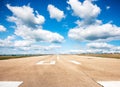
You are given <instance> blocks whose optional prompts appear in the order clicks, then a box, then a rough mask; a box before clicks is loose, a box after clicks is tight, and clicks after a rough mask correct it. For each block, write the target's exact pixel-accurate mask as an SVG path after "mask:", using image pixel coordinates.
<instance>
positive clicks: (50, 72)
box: [0, 55, 120, 87]
mask: <svg viewBox="0 0 120 87" xmlns="http://www.w3.org/2000/svg"><path fill="white" fill-rule="evenodd" d="M119 67H120V60H119V59H109V58H100V57H89V56H78V55H45V56H35V57H28V58H19V59H9V60H0V87H2V86H1V84H2V85H4V84H3V82H11V81H12V82H17V85H16V86H13V87H103V85H104V84H101V83H100V82H101V81H117V84H118V85H119V82H118V81H120V69H119ZM18 83H20V84H19V85H18ZM9 84H10V83H9ZM6 87H12V86H11V85H9V86H6Z"/></svg>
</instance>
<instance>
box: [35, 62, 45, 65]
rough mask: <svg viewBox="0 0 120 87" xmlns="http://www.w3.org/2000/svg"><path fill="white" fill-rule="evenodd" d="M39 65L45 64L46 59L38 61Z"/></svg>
mask: <svg viewBox="0 0 120 87" xmlns="http://www.w3.org/2000/svg"><path fill="white" fill-rule="evenodd" d="M36 64H37V65H42V64H44V61H40V62H38V63H36Z"/></svg>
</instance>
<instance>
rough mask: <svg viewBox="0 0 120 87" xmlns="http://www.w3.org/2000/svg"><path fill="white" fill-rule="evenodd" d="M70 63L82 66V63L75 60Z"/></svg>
mask: <svg viewBox="0 0 120 87" xmlns="http://www.w3.org/2000/svg"><path fill="white" fill-rule="evenodd" d="M69 62H71V63H74V64H77V65H80V64H81V63H80V62H77V61H75V60H70V61H69Z"/></svg>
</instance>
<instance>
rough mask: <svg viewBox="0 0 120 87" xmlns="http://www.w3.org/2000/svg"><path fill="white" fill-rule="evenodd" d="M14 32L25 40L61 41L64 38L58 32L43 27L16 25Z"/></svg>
mask: <svg viewBox="0 0 120 87" xmlns="http://www.w3.org/2000/svg"><path fill="white" fill-rule="evenodd" d="M25 32H26V33H25ZM15 34H16V35H17V36H20V37H22V38H23V39H25V40H35V41H40V42H50V43H61V42H63V40H64V37H63V36H61V35H60V34H58V33H53V32H50V31H47V30H43V29H32V28H29V27H27V26H24V25H22V26H18V27H17V29H16V30H15Z"/></svg>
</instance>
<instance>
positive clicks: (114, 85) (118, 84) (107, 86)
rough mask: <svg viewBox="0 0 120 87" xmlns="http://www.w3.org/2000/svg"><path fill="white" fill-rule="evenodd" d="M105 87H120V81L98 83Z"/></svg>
mask: <svg viewBox="0 0 120 87" xmlns="http://www.w3.org/2000/svg"><path fill="white" fill-rule="evenodd" d="M97 83H99V84H101V85H102V86H104V87H120V81H97Z"/></svg>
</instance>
